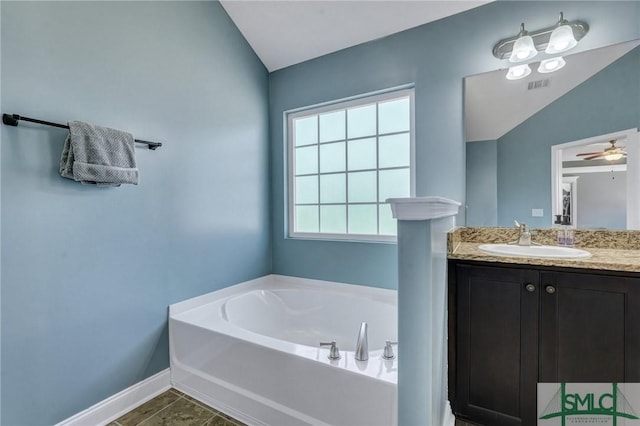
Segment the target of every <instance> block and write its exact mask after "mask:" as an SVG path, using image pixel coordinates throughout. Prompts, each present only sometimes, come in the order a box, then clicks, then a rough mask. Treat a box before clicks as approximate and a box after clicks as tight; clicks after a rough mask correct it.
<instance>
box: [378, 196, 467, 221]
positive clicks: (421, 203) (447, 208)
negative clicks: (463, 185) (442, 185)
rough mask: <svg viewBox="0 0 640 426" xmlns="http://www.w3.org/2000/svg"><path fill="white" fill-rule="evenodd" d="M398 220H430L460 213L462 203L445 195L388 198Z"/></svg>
mask: <svg viewBox="0 0 640 426" xmlns="http://www.w3.org/2000/svg"><path fill="white" fill-rule="evenodd" d="M386 202H387V203H389V204H390V205H391V212H392V213H393V217H394V218H395V219H398V220H430V219H438V218H441V217H447V216H455V215H457V214H458V208H459V207H460V203H459V202H457V201H454V200H450V199H448V198H444V197H435V196H433V197H411V198H387V200H386Z"/></svg>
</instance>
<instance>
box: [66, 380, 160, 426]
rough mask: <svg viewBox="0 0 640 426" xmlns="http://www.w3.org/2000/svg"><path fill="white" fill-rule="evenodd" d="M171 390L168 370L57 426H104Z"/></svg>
mask: <svg viewBox="0 0 640 426" xmlns="http://www.w3.org/2000/svg"><path fill="white" fill-rule="evenodd" d="M170 388H171V373H170V370H169V369H168V368H167V369H166V370H162V371H161V372H159V373H157V374H154V375H153V376H151V377H149V378H147V379H145V380H143V381H141V382H138V383H136V384H135V385H133V386H131V387H128V388H127V389H125V390H123V391H121V392H118V393H117V394H115V395H112V396H110V397H109V398H107V399H105V400H103V401H100V402H98V403H97V404H95V405H93V406H92V407H89V408H87V409H86V410H84V411H81V412H79V413H78V414H75V415H73V416H71V417H69V418H68V419H66V420H63V421H61V422H60V423H58V424H56V425H55V426H102V425H106V424H107V423H109V422H111V421H113V420H115V419H117V418H118V417H120V416H122V415H123V414H125V413H128V412H129V411H131V410H132V409H134V408H136V407H137V406H139V405H140V404H143V403H145V402H147V401H149V400H150V399H153V398H155V397H156V396H158V395H160V394H161V393H162V392H165V391H167V390H169V389H170Z"/></svg>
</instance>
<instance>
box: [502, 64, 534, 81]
mask: <svg viewBox="0 0 640 426" xmlns="http://www.w3.org/2000/svg"><path fill="white" fill-rule="evenodd" d="M529 74H531V68H529V65H527V64H523V65H516V66H513V67H510V68H509V72H507V80H520V79H521V78H525V77H526V76H528V75H529Z"/></svg>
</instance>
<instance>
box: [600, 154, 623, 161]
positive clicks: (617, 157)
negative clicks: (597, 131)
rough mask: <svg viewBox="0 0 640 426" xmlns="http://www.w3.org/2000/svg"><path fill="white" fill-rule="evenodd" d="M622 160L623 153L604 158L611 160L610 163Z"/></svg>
mask: <svg viewBox="0 0 640 426" xmlns="http://www.w3.org/2000/svg"><path fill="white" fill-rule="evenodd" d="M621 158H622V154H621V153H617V154H607V155H605V156H604V159H605V160H609V161H616V160H619V159H621Z"/></svg>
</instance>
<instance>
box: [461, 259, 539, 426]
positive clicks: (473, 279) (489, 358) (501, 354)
mask: <svg viewBox="0 0 640 426" xmlns="http://www.w3.org/2000/svg"><path fill="white" fill-rule="evenodd" d="M538 296H539V289H538V272H537V271H531V270H526V269H515V268H514V269H510V268H502V267H496V268H494V267H480V266H472V265H464V264H459V265H457V267H456V308H457V314H456V343H455V345H456V355H455V356H456V361H455V363H456V379H455V380H456V392H455V401H454V411H455V412H456V414H457V415H459V416H460V417H463V418H468V419H473V421H474V422H479V423H481V424H485V425H491V426H499V425H520V424H525V425H530V424H535V416H536V378H537V361H538V360H537V354H538V350H537V349H538V348H537V337H538V334H537V330H538Z"/></svg>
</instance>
